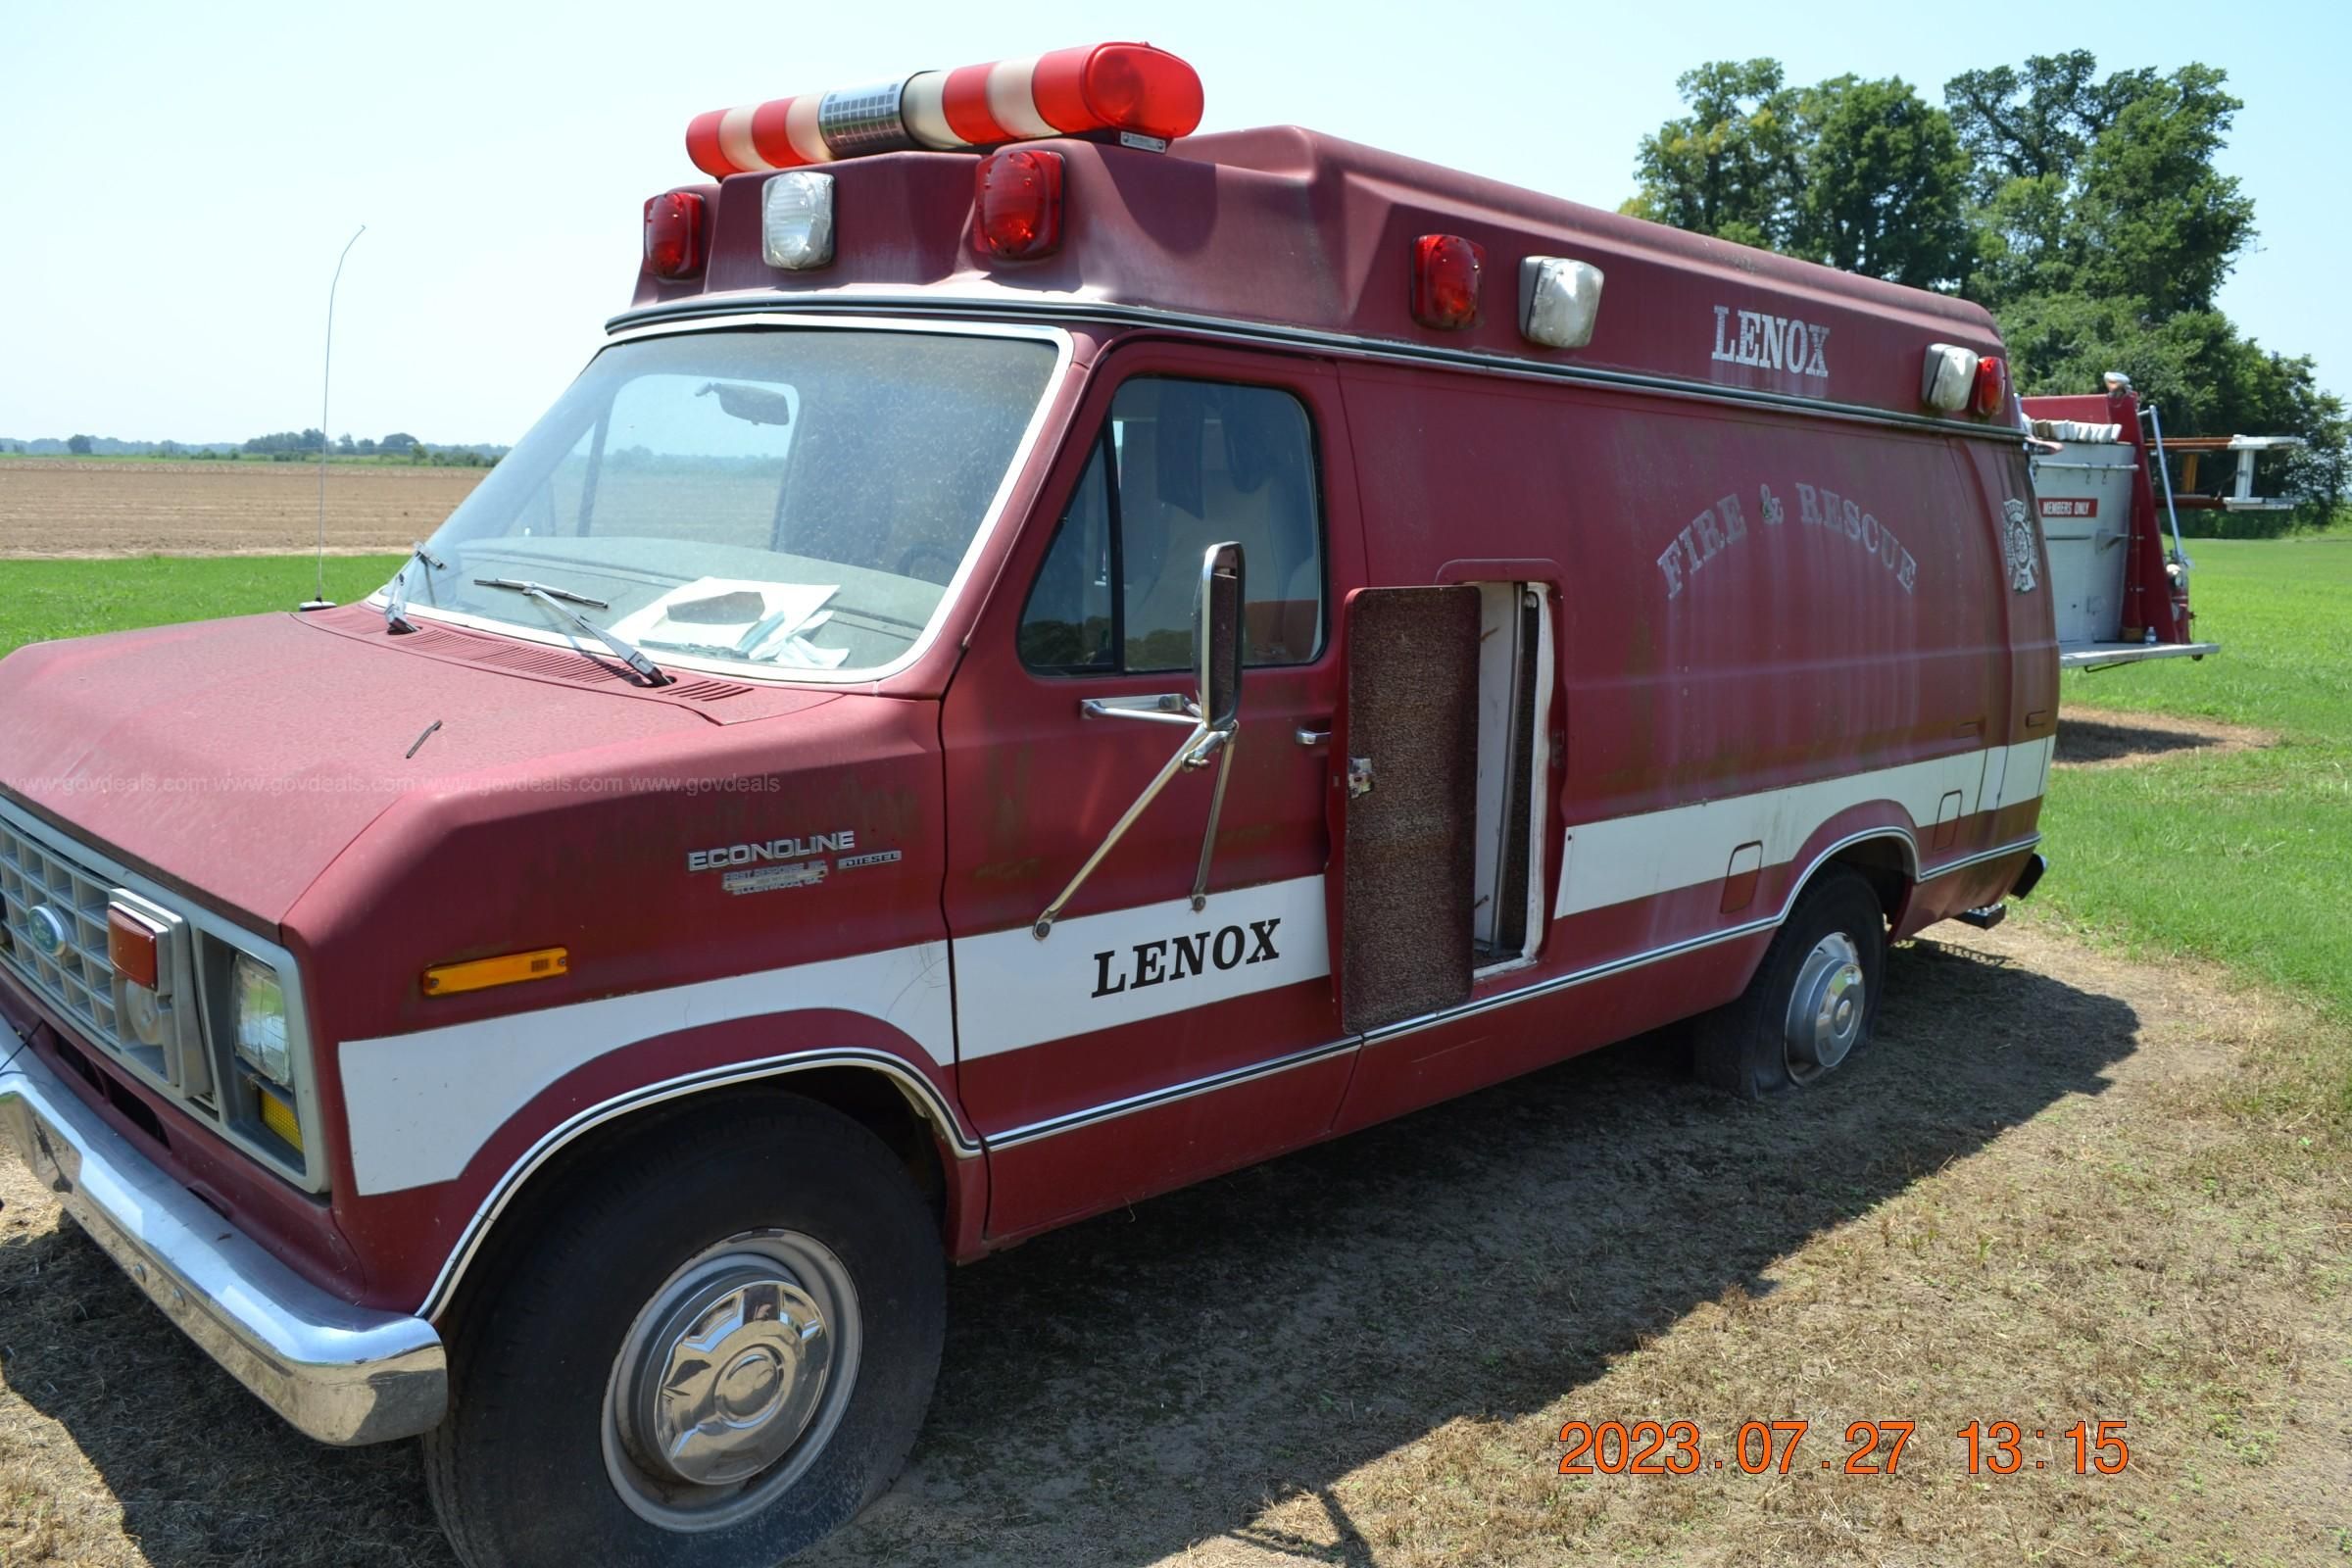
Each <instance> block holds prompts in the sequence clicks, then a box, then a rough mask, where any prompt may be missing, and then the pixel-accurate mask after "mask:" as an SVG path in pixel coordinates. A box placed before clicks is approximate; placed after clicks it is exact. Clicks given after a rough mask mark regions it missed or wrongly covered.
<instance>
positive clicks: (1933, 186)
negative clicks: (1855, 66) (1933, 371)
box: [1625, 60, 1969, 287]
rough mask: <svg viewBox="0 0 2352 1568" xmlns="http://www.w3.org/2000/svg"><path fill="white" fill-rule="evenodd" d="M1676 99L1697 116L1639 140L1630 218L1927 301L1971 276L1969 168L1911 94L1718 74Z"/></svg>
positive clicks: (1937, 117) (1844, 80)
mask: <svg viewBox="0 0 2352 1568" xmlns="http://www.w3.org/2000/svg"><path fill="white" fill-rule="evenodd" d="M1676 87H1677V88H1678V89H1679V90H1680V91H1681V93H1682V96H1683V102H1684V103H1685V104H1686V105H1688V106H1689V108H1690V111H1691V112H1690V113H1689V114H1688V115H1685V116H1683V117H1681V118H1679V119H1676V120H1670V121H1668V122H1667V123H1665V124H1663V125H1661V126H1659V127H1658V129H1657V131H1656V132H1655V133H1654V134H1652V135H1650V136H1647V137H1644V138H1643V139H1642V147H1641V151H1640V153H1639V154H1638V155H1637V170H1638V172H1639V174H1640V176H1641V181H1642V185H1641V190H1640V193H1639V194H1637V195H1636V196H1635V197H1634V199H1633V200H1632V201H1630V202H1628V203H1627V204H1626V207H1625V211H1627V212H1628V213H1630V214H1632V215H1634V216H1635V217H1638V218H1648V219H1653V220H1656V221H1661V222H1667V223H1672V224H1674V225H1675V226H1676V227H1678V228H1687V229H1691V230H1692V231H1693V232H1696V233H1702V234H1713V235H1716V236H1717V237H1719V238H1722V239H1728V240H1733V241H1736V242H1738V243H1740V244H1743V245H1761V246H1765V247H1767V248H1770V249H1774V250H1781V251H1786V252H1788V253H1789V254H1790V255H1795V256H1803V257H1806V258H1808V259H1810V260H1814V261H1823V262H1828V263H1829V264H1830V265H1832V266H1834V267H1842V268H1845V269H1847V270H1852V271H1860V272H1867V273H1869V274H1870V275H1872V276H1874V277H1888V278H1894V279H1896V280H1898V281H1901V282H1905V283H1912V284H1916V285H1918V286H1921V287H1932V286H1937V285H1943V286H1951V285H1954V284H1956V283H1958V281H1959V280H1960V278H1961V277H1962V276H1963V275H1964V274H1965V272H1966V258H1967V256H1968V254H1969V234H1968V227H1967V222H1966V217H1965V214H1966V207H1967V180H1968V176H1969V169H1968V162H1967V158H1966V155H1965V154H1963V153H1962V152H1961V150H1960V147H1959V143H1958V140H1957V138H1956V136H1955V135H1954V132H1953V129H1952V125H1951V122H1950V120H1949V119H1948V118H1947V117H1946V116H1945V115H1944V113H1943V111H1941V110H1940V109H1937V108H1936V107H1935V106H1933V105H1931V104H1929V103H1927V102H1925V101H1924V100H1922V99H1921V98H1920V96H1919V94H1918V93H1917V92H1915V91H1913V90H1912V88H1911V87H1910V86H1909V85H1908V84H1907V83H1905V82H1903V81H1900V80H1896V79H1891V78H1890V79H1888V80H1885V81H1864V80H1862V79H1860V78H1858V77H1855V76H1838V77H1835V78H1833V79H1831V80H1829V81H1825V82H1822V83H1821V84H1819V85H1818V86H1814V87H1809V88H1795V87H1790V86H1789V85H1788V82H1787V79H1786V77H1785V74H1784V73H1783V72H1782V70H1781V66H1780V64H1779V62H1777V61H1773V60H1746V61H1732V60H1718V61H1712V62H1709V63H1708V64H1706V65H1703V66H1701V67H1699V68H1698V69H1697V70H1695V71H1691V72H1687V73H1684V74H1683V76H1682V77H1681V78H1680V79H1679V80H1678V81H1677V82H1676Z"/></svg>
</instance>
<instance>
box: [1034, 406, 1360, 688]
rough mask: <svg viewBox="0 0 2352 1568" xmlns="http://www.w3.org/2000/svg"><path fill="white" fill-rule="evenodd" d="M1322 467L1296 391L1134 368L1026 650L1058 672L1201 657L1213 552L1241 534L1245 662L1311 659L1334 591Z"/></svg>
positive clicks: (1040, 598) (1048, 575)
mask: <svg viewBox="0 0 2352 1568" xmlns="http://www.w3.org/2000/svg"><path fill="white" fill-rule="evenodd" d="M1316 473H1317V469H1316V461H1315V442H1314V429H1313V426H1312V425H1311V423H1310V422H1309V421H1308V418H1307V415H1306V410H1305V408H1304V407H1303V406H1302V405H1301V404H1300V403H1299V399H1298V398H1296V397H1294V396H1293V395H1291V394H1290V393H1288V392H1283V391H1278V390H1275V389H1273V388H1270V387H1251V386H1237V385H1230V384H1226V383H1222V382H1214V381H1194V380H1179V379H1176V378H1173V377H1163V376H1139V377H1137V378H1135V379H1133V380H1130V381H1128V382H1127V383H1126V384H1125V385H1123V386H1121V387H1120V388H1119V390H1118V394H1117V396H1116V397H1115V398H1113V400H1112V402H1111V412H1110V418H1109V419H1108V420H1107V421H1106V423H1105V424H1104V426H1103V430H1102V432H1101V433H1100V435H1099V436H1098V437H1097V439H1096V445H1095V452H1094V456H1093V458H1092V460H1091V461H1090V462H1089V464H1088V465H1087V469H1086V473H1085V475H1084V477H1083V478H1081V479H1080V481H1079V484H1078V488H1077V490H1076V491H1075V492H1074V493H1073V494H1072V496H1071V498H1070V503H1069V506H1068V508H1067V509H1066V510H1065V512H1064V513H1063V515H1062V518H1061V522H1060V524H1059V525H1058V527H1057V529H1056V531H1055V533H1054V544H1053V546H1052V548H1051V549H1050V550H1049V551H1048V552H1047V556H1046V561H1045V564H1044V565H1043V566H1042V567H1041V568H1040V569H1039V571H1038V576H1037V581H1036V583H1035V584H1034V585H1033V586H1032V588H1031V589H1030V594H1029V600H1028V604H1027V607H1026V608H1025V609H1024V611H1023V613H1022V616H1021V626H1020V634H1019V640H1020V652H1021V660H1022V662H1024V663H1025V664H1027V665H1028V666H1029V667H1030V668H1031V669H1033V670H1037V671H1040V672H1042V673H1053V674H1077V673H1126V674H1135V673H1142V672H1145V671H1158V670H1176V669H1183V668H1185V667H1187V666H1188V665H1189V664H1190V662H1191V660H1192V623H1193V614H1194V596H1195V594H1196V593H1197V591H1198V587H1199V583H1200V579H1201V557H1202V555H1203V554H1204V553H1205V552H1206V551H1207V550H1208V549H1209V547H1210V546H1212V545H1216V544H1220V543H1223V542H1224V541H1226V540H1234V541H1237V542H1238V543H1240V545H1241V547H1242V558H1243V563H1244V566H1245V569H1246V574H1247V578H1248V597H1247V603H1246V608H1245V622H1244V624H1245V631H1246V658H1247V662H1249V663H1250V665H1252V666H1257V667H1263V666H1268V665H1279V664H1303V663H1307V662H1312V661H1313V660H1314V658H1315V656H1316V655H1317V654H1318V653H1319V652H1320V651H1321V648H1322V642H1323V597H1324V595H1323V575H1324V574H1323V520H1322V505H1321V498H1320V496H1319V494H1318V491H1317V484H1316ZM1114 584H1116V585H1117V587H1116V591H1114V589H1113V585H1114Z"/></svg>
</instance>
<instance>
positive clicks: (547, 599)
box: [473, 577, 674, 686]
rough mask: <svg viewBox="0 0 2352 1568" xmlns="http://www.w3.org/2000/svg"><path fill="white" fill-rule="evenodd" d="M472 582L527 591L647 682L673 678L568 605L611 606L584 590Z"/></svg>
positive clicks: (501, 580) (502, 580)
mask: <svg viewBox="0 0 2352 1568" xmlns="http://www.w3.org/2000/svg"><path fill="white" fill-rule="evenodd" d="M473 585H474V586H475V587H476V588H504V589H505V590H506V591H507V592H509V593H511V594H528V595H530V596H531V597H532V598H533V599H536V600H538V601H539V602H540V603H541V604H543V605H545V606H547V607H548V608H549V609H550V610H553V611H554V612H555V613H557V614H559V615H562V616H563V617H564V619H565V620H568V621H570V622H571V623H572V624H573V625H575V626H577V627H579V628H580V630H582V631H584V632H586V633H587V634H588V635H589V636H591V637H593V638H595V639H596V640H597V641H598V642H600V643H603V644H604V645H605V646H606V647H607V648H610V649H611V650H613V657H614V658H615V659H618V660H619V661H620V662H622V663H624V664H626V665H628V666H629V667H630V668H631V669H633V670H635V671H636V672H637V673H638V674H639V675H642V676H643V677H645V682H646V684H647V685H649V686H667V685H668V684H670V682H671V680H672V679H673V678H674V677H672V676H669V675H664V674H663V673H662V670H661V668H660V667H659V666H658V665H656V664H655V662H653V661H652V660H650V659H648V658H646V657H645V655H643V654H642V653H639V652H638V651H637V650H636V649H635V648H632V647H631V646H629V644H627V643H626V642H623V641H622V640H621V639H620V638H618V637H615V636H613V634H612V633H611V632H609V631H607V630H605V628H604V627H602V626H599V625H598V624H597V623H596V622H595V621H593V620H590V619H589V618H588V617H587V616H586V615H583V614H581V613H579V612H578V611H576V610H573V609H571V608H570V607H571V606H572V605H586V606H588V607H589V608H590V609H592V610H610V609H612V608H613V607H612V606H611V605H610V604H608V603H607V602H606V601H604V600H602V599H591V598H589V597H588V596H587V595H586V594H575V593H573V592H572V591H571V590H570V589H568V588H550V587H548V586H547V585H546V584H545V583H537V582H530V581H527V580H525V579H523V578H520V577H476V578H474V579H473Z"/></svg>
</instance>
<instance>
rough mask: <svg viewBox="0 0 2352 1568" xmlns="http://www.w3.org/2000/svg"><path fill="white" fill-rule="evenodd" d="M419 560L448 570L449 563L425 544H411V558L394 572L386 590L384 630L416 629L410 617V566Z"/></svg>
mask: <svg viewBox="0 0 2352 1568" xmlns="http://www.w3.org/2000/svg"><path fill="white" fill-rule="evenodd" d="M419 561H421V562H423V563H424V564H426V565H428V566H430V567H432V568H433V570H435V571H447V570H448V569H449V563H448V562H446V561H443V560H442V559H441V558H439V557H438V556H436V555H434V554H433V553H432V552H431V551H429V550H427V549H425V548H424V546H422V545H420V544H418V545H411V546H410V547H409V559H408V560H406V561H404V562H402V563H401V564H400V569H399V570H398V571H396V572H394V573H393V574H392V586H391V587H390V588H388V589H386V590H385V591H384V630H386V631H388V632H395V633H397V632H404V631H415V630H416V629H417V623H416V622H415V621H413V620H411V619H410V618H409V568H410V567H411V566H414V565H415V564H417V563H418V562H419Z"/></svg>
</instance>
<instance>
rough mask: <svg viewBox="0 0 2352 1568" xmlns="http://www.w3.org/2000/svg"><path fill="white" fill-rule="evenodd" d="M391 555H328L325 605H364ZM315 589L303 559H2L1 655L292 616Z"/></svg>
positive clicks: (312, 567)
mask: <svg viewBox="0 0 2352 1568" xmlns="http://www.w3.org/2000/svg"><path fill="white" fill-rule="evenodd" d="M400 559H401V558H400V557H398V556H329V557H327V558H326V597H327V598H329V599H332V600H334V601H335V602H336V603H337V604H349V603H350V602H351V601H353V600H355V599H365V598H366V597H367V596H368V595H369V594H371V593H373V592H374V591H375V590H376V589H378V588H380V587H382V586H383V585H384V583H385V582H386V581H388V580H389V579H390V578H391V575H392V573H393V572H394V571H395V570H397V569H398V568H399V566H400ZM317 591H318V567H317V564H315V563H314V562H313V560H312V558H311V557H309V556H214V557H207V558H202V559H190V558H185V557H177V556H145V557H139V558H133V559H128V560H118V561H0V654H5V653H7V652H8V651H9V650H10V649H12V648H16V647H19V646H21V645H22V644H25V643H37V642H46V641H48V640H50V639H51V638H55V637H86V636H88V635H89V634H91V633H92V632H101V631H121V630H123V629H124V628H126V627H130V626H161V625H164V624H165V623H167V622H169V621H174V620H204V619H209V618H212V617H214V616H219V615H250V614H252V613H255V612H256V611H263V610H292V609H293V608H294V607H295V606H296V605H299V604H301V603H302V602H303V601H304V600H306V599H308V598H310V597H311V595H312V594H313V593H315V592H317Z"/></svg>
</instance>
